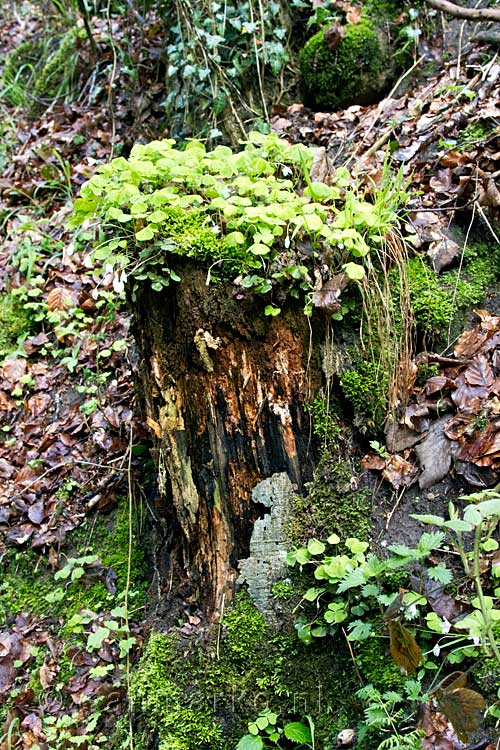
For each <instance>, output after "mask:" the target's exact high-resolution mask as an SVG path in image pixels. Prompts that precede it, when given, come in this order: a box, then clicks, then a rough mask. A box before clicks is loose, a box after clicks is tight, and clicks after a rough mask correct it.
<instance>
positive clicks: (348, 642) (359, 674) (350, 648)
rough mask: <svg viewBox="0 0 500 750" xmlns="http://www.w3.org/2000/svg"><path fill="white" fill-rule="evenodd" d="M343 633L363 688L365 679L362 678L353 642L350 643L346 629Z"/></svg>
mask: <svg viewBox="0 0 500 750" xmlns="http://www.w3.org/2000/svg"><path fill="white" fill-rule="evenodd" d="M342 633H343V634H344V638H345V641H346V643H347V648H348V649H349V653H350V655H351V659H352V663H353V665H354V670H355V672H356V674H357V676H358V680H359V684H360V685H361V687H364V686H365V683H364V682H363V677H362V676H361V672H360V671H359V669H358V665H357V664H356V658H355V656H354V651H353V650H352V646H351V642H350V640H349V638H348V637H347V633H346V632H345V629H344V628H342Z"/></svg>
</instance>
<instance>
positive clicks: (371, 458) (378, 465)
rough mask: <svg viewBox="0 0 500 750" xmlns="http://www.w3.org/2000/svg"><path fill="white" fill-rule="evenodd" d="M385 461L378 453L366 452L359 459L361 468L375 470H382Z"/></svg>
mask: <svg viewBox="0 0 500 750" xmlns="http://www.w3.org/2000/svg"><path fill="white" fill-rule="evenodd" d="M385 464H386V461H385V459H384V458H382V457H381V456H379V455H378V453H367V454H366V455H365V456H363V458H362V459H361V466H362V467H363V469H375V471H382V469H383V468H385Z"/></svg>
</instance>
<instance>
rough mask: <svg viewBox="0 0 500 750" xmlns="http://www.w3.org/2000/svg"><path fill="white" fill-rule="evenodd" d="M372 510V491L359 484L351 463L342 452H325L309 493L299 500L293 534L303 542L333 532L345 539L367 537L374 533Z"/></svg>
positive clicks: (292, 526) (295, 510) (295, 512)
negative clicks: (342, 456)
mask: <svg viewBox="0 0 500 750" xmlns="http://www.w3.org/2000/svg"><path fill="white" fill-rule="evenodd" d="M371 511H372V499H371V492H370V491H369V490H367V489H364V488H357V486H356V476H355V472H354V471H353V469H352V467H351V466H350V464H349V463H348V462H347V461H343V460H341V459H340V458H339V456H338V455H335V454H333V453H325V455H324V456H323V458H322V459H321V460H320V463H319V465H318V468H317V471H316V476H315V480H314V482H313V483H312V484H311V485H309V492H308V495H307V496H306V497H297V498H296V500H295V508H294V519H293V521H292V524H291V529H290V534H291V537H292V539H293V541H294V542H296V543H299V544H301V543H304V542H305V541H306V540H307V539H309V538H310V537H316V538H318V539H325V538H326V537H327V536H329V535H330V534H331V533H333V532H335V533H337V534H338V535H339V536H340V537H341V539H342V538H344V539H345V538H347V537H356V538H358V539H361V540H363V541H366V540H368V539H369V537H370V529H371V519H370V517H371Z"/></svg>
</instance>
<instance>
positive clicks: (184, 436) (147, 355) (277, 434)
mask: <svg viewBox="0 0 500 750" xmlns="http://www.w3.org/2000/svg"><path fill="white" fill-rule="evenodd" d="M179 272H180V273H181V274H182V282H181V283H180V284H176V285H172V286H171V287H169V288H168V289H167V290H166V291H164V292H161V293H160V292H154V291H151V290H150V288H148V287H145V286H144V287H142V289H141V290H140V291H139V293H138V294H137V295H136V299H135V302H133V308H134V314H135V324H134V333H135V336H136V340H137V342H138V347H139V352H140V362H139V366H138V379H139V383H140V391H141V393H142V398H143V404H144V409H145V415H146V419H147V423H148V424H149V426H150V428H151V431H152V435H153V445H154V449H153V454H154V457H155V463H156V467H157V473H158V491H159V496H160V505H161V508H162V510H161V514H162V517H163V521H164V524H165V528H167V527H168V531H167V532H166V537H167V540H166V541H165V543H164V545H163V548H162V550H161V553H160V555H159V558H160V559H161V563H160V565H162V566H165V567H164V570H163V572H162V576H161V578H162V579H163V581H164V587H165V589H168V588H169V587H168V581H169V580H172V578H173V577H174V585H173V586H171V588H172V590H176V591H177V593H179V591H182V592H183V595H184V596H186V594H187V595H188V596H189V595H191V596H192V597H193V599H194V600H195V601H197V602H198V603H199V604H201V606H202V607H203V608H204V609H206V610H207V611H210V612H214V611H217V610H220V608H221V606H222V602H223V598H224V599H225V601H228V600H229V599H230V598H231V596H232V591H233V589H234V584H235V581H236V579H237V576H238V561H239V560H242V559H244V558H246V557H248V554H249V543H250V537H251V534H252V529H253V526H254V523H255V520H256V518H257V517H258V516H259V515H263V511H265V508H264V506H263V505H262V504H257V505H256V503H255V502H253V501H252V490H254V488H255V487H256V485H258V483H259V482H261V481H262V480H263V479H265V478H267V477H271V476H273V475H274V474H277V473H280V472H285V473H286V474H287V475H288V477H289V479H290V480H291V483H292V485H293V489H294V491H297V492H300V491H301V490H302V489H303V486H304V482H305V481H307V480H308V479H310V478H311V475H312V468H313V460H314V459H313V453H314V451H313V445H312V442H313V441H312V434H311V424H310V419H309V416H308V414H307V412H306V411H305V409H304V405H305V402H306V400H307V399H308V398H310V396H311V393H312V392H313V391H314V390H316V389H317V387H318V385H319V383H320V382H321V369H320V363H319V361H318V358H317V357H315V356H313V352H315V351H319V348H318V340H319V336H320V331H319V328H320V326H318V324H316V328H315V329H313V328H311V326H310V321H309V319H308V318H306V316H305V315H304V311H303V309H302V306H301V305H299V304H297V305H295V306H294V307H291V306H289V308H288V310H287V311H286V312H283V313H282V314H281V315H280V316H279V317H272V318H268V317H265V316H264V314H263V305H262V300H259V299H254V298H253V297H251V296H250V297H247V298H238V297H237V296H235V293H234V288H233V286H232V285H231V284H227V283H226V284H212V285H210V286H207V285H206V283H205V282H206V272H204V271H202V270H200V269H199V268H196V267H194V266H189V265H187V266H184V267H183V268H182V270H180V271H179ZM278 541H279V540H276V543H278ZM182 581H183V582H184V584H186V585H187V589H186V586H183V585H182ZM167 594H168V590H165V591H164V592H163V596H167ZM167 598H168V597H167Z"/></svg>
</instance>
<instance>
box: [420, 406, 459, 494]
mask: <svg viewBox="0 0 500 750" xmlns="http://www.w3.org/2000/svg"><path fill="white" fill-rule="evenodd" d="M447 421H448V420H447V418H446V417H443V418H441V419H438V420H437V421H436V422H433V423H432V424H431V426H430V428H429V432H428V434H427V436H426V437H425V438H424V439H423V440H422V442H421V443H419V445H417V446H416V448H415V453H416V454H417V458H418V461H419V464H420V468H421V470H422V473H421V475H420V477H419V480H418V485H419V487H420V488H421V489H427V487H431V486H432V485H433V484H436V482H439V481H441V479H443V477H445V476H446V475H447V473H448V472H449V470H450V467H451V455H452V449H451V441H450V440H449V439H448V438H447V437H446V434H445V431H444V428H445V425H446V423H447Z"/></svg>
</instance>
